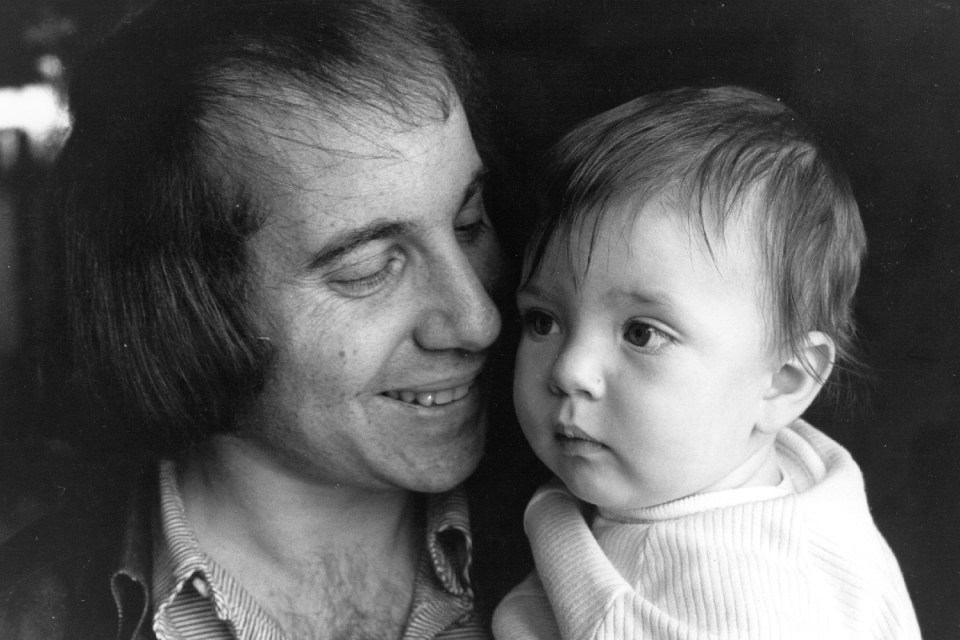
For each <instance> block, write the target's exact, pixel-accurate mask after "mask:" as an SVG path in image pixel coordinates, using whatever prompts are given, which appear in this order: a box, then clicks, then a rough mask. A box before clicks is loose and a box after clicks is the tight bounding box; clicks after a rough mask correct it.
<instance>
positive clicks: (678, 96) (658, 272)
mask: <svg viewBox="0 0 960 640" xmlns="http://www.w3.org/2000/svg"><path fill="white" fill-rule="evenodd" d="M538 195H539V197H540V205H539V209H540V215H541V219H540V223H539V226H538V229H537V232H536V233H535V235H534V238H533V239H532V241H531V243H530V245H529V247H528V250H527V257H526V261H525V266H524V274H523V281H522V285H521V288H520V293H519V306H520V311H521V315H522V317H523V322H524V332H523V337H522V339H521V344H520V349H519V352H518V357H517V376H516V383H515V399H516V404H517V410H518V414H519V416H520V420H521V424H522V425H523V428H524V432H525V434H526V435H527V437H528V439H529V440H530V442H531V444H532V446H533V448H534V450H535V451H536V452H537V453H538V455H540V457H541V458H542V459H543V460H544V462H546V464H547V466H549V467H550V468H551V469H552V470H553V471H554V472H555V473H557V474H558V475H559V476H560V477H561V479H562V480H564V481H565V482H566V484H567V485H568V486H569V487H570V489H571V490H573V491H574V493H576V494H577V495H579V496H580V497H581V498H583V499H584V500H587V501H588V502H592V503H595V504H598V505H600V506H601V507H605V508H609V509H614V510H629V509H632V508H637V507H643V506H650V505H653V504H659V503H662V502H666V501H669V500H673V499H677V498H681V497H684V496H687V495H690V494H694V493H701V492H705V491H712V490H720V489H725V488H733V487H736V486H743V485H751V484H771V483H775V482H776V481H777V479H778V477H779V475H778V473H779V472H778V470H777V468H776V464H775V459H774V457H773V438H774V436H775V435H776V433H777V432H778V431H779V430H780V429H782V428H784V427H785V426H788V425H789V424H790V423H792V422H793V421H794V420H796V418H798V417H799V416H800V415H801V414H802V413H803V411H804V410H806V408H807V407H808V406H809V404H810V402H812V401H813V399H814V398H815V396H816V395H817V393H818V392H819V391H820V389H821V387H822V385H823V383H824V382H825V381H826V379H827V377H828V376H829V374H830V371H831V369H832V366H833V363H834V361H835V360H836V359H837V358H844V357H846V356H847V354H848V353H849V352H850V345H851V340H852V335H853V320H852V313H851V307H852V300H853V294H854V290H855V289H856V285H857V280H858V277H859V270H860V262H861V260H862V257H863V254H864V251H865V238H864V233H863V228H862V224H861V222H860V217H859V213H858V210H857V206H856V203H855V201H854V198H853V195H852V191H851V188H850V185H849V182H848V181H847V179H846V177H845V176H844V174H843V172H842V171H841V170H840V169H839V167H838V166H837V165H836V164H835V163H834V161H833V160H832V159H831V158H830V157H829V155H828V154H827V153H826V152H825V150H824V149H823V148H822V146H821V145H820V144H819V143H818V142H817V140H816V138H815V137H814V136H813V135H812V133H811V132H810V131H809V129H807V127H805V126H804V125H803V124H802V123H801V122H800V121H799V119H798V118H797V117H796V115H795V114H794V113H793V112H791V111H790V110H789V109H787V108H786V107H784V106H783V105H781V104H780V103H779V102H777V101H775V100H773V99H771V98H768V97H766V96H763V95H760V94H757V93H754V92H751V91H747V90H744V89H739V88H732V87H724V88H718V89H706V90H703V89H681V90H677V91H669V92H664V93H659V94H653V95H650V96H646V97H643V98H639V99H637V100H634V101H632V102H629V103H627V104H625V105H622V106H620V107H617V108H616V109H613V110H611V111H608V112H606V113H604V114H601V115H599V116H597V117H595V118H592V119H590V120H588V121H586V122H584V123H583V124H581V125H580V126H578V127H577V128H576V129H574V130H573V131H572V132H571V133H569V134H568V135H567V136H565V137H564V138H563V139H562V140H561V141H560V142H559V143H558V144H557V145H556V146H555V147H554V149H553V150H552V152H551V154H550V155H549V156H548V161H547V163H546V164H545V169H544V172H543V180H542V183H541V189H540V192H539V193H538Z"/></svg>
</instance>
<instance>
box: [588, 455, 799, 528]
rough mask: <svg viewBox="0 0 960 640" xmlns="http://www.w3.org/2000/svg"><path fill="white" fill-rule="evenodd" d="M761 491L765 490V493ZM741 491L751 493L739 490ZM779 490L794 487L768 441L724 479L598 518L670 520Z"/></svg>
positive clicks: (789, 490)
mask: <svg viewBox="0 0 960 640" xmlns="http://www.w3.org/2000/svg"><path fill="white" fill-rule="evenodd" d="M764 488H767V489H766V490H764ZM741 489H743V490H752V491H739V490H741ZM781 491H783V492H785V493H792V492H793V488H792V485H791V484H789V481H787V482H785V478H784V477H783V474H782V472H781V470H780V465H779V463H778V461H777V453H776V448H775V447H774V446H773V443H772V442H771V444H770V446H764V447H762V448H760V449H758V450H757V451H755V452H754V453H753V454H752V455H750V456H749V457H748V458H747V459H746V460H744V461H743V462H742V463H741V464H739V465H737V466H736V467H735V468H734V469H732V470H731V471H730V472H729V473H728V474H726V475H725V476H724V477H723V478H721V479H719V480H718V481H716V482H714V483H712V484H710V485H708V486H706V487H703V488H701V489H700V490H698V491H695V492H693V493H691V494H688V495H686V496H678V497H677V498H676V499H674V500H669V501H667V502H664V503H661V504H656V505H650V506H646V507H640V508H637V509H632V510H631V509H628V510H619V509H604V508H602V507H601V508H600V509H599V510H598V515H599V516H600V517H602V518H604V519H607V520H612V521H614V522H649V521H655V520H672V519H674V518H677V517H680V516H683V515H689V514H690V513H695V512H698V511H701V510H704V509H715V508H718V506H733V505H736V504H740V503H742V502H750V501H753V500H756V499H760V496H763V499H766V498H769V497H773V496H775V495H779V494H780V492H781ZM721 492H723V494H722V495H717V496H715V497H714V496H712V494H720V493H721Z"/></svg>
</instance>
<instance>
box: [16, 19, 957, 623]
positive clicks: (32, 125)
mask: <svg viewBox="0 0 960 640" xmlns="http://www.w3.org/2000/svg"><path fill="white" fill-rule="evenodd" d="M161 1H163V0H161ZM224 1H229V0H224ZM139 3H140V2H139V1H136V0H3V2H2V3H0V385H2V393H0V539H2V538H3V537H4V536H5V535H7V533H8V532H9V530H10V528H11V526H12V524H11V523H14V522H17V523H19V522H23V521H27V520H30V519H31V518H33V517H35V515H36V514H37V513H39V512H40V511H41V510H42V509H43V508H44V506H45V505H47V504H50V503H51V502H55V501H56V499H57V497H58V496H59V495H60V494H61V493H62V492H63V491H65V490H66V488H65V487H64V481H63V480H62V476H61V474H60V473H59V470H60V469H61V468H62V467H64V466H69V464H70V460H71V457H70V456H71V453H70V451H69V449H68V448H67V447H65V446H64V445H62V444H60V442H59V440H56V439H51V438H50V437H49V436H50V435H51V434H56V433H58V432H59V433H62V432H63V429H65V428H69V426H70V423H71V420H72V419H73V416H71V414H70V411H69V407H63V406H62V405H60V404H59V403H57V402H55V399H51V398H50V397H49V396H48V395H46V394H49V393H50V392H51V390H50V388H49V385H44V384H43V383H44V380H43V377H42V373H41V368H40V367H38V363H39V362H40V361H41V357H47V358H48V359H49V358H50V357H51V354H50V353H49V351H47V353H46V355H44V352H45V350H46V348H47V347H48V346H49V345H51V344H55V343H56V340H57V338H58V336H59V335H60V333H61V332H62V322H61V318H60V316H59V311H60V309H59V306H58V303H59V297H58V296H59V291H58V289H57V287H56V286H55V284H54V283H55V282H56V277H55V275H56V270H57V269H58V268H59V266H58V262H57V253H56V234H55V233H54V229H55V221H54V220H52V219H51V217H50V216H49V214H47V213H46V211H45V210H44V206H43V200H44V192H45V189H44V185H45V180H46V178H47V175H48V172H49V165H50V161H51V159H52V158H53V157H54V154H55V152H56V147H57V139H58V135H62V131H63V128H64V125H65V122H64V120H63V117H64V116H63V113H62V110H58V100H61V101H62V100H65V96H64V94H63V86H64V81H65V79H66V78H68V77H69V73H70V65H71V61H72V60H73V59H74V58H75V56H76V54H77V52H78V51H79V50H81V49H82V48H83V47H84V46H85V45H86V44H87V43H89V42H91V41H92V40H94V39H96V38H97V37H99V36H100V35H102V34H103V33H104V32H105V31H106V30H108V29H109V28H110V27H111V26H112V25H113V24H114V23H115V22H116V21H117V20H118V19H119V18H120V17H121V16H122V15H124V14H125V13H126V12H127V11H129V10H131V9H132V8H134V7H135V5H137V4H139ZM432 4H434V5H435V6H437V7H438V9H439V10H440V11H441V12H443V13H445V14H447V15H448V16H449V17H450V18H451V19H452V20H453V21H454V23H455V24H456V25H457V26H458V27H459V28H460V29H461V31H462V33H463V34H464V35H465V36H466V37H467V39H468V40H469V41H470V42H471V43H472V44H473V46H474V48H475V50H476V51H477V53H478V55H479V58H480V62H481V64H482V66H483V68H484V70H485V72H486V77H487V82H488V85H489V89H490V93H491V97H492V109H491V113H490V120H491V125H492V128H493V132H494V135H495V138H496V139H497V141H498V142H499V144H500V150H501V153H502V156H503V159H504V161H505V163H506V164H505V166H507V167H508V168H509V173H508V174H507V175H508V177H512V176H516V177H522V176H523V175H524V174H525V172H526V171H527V170H528V167H529V164H530V162H531V161H532V160H533V159H535V158H536V156H537V155H538V154H539V153H540V152H542V151H543V150H544V148H545V147H546V145H548V144H549V143H550V142H551V141H552V140H553V139H555V138H556V137H557V136H558V135H559V134H560V133H561V132H563V131H564V130H566V129H567V128H569V127H570V126H572V125H573V124H574V123H576V122H577V121H579V120H581V119H583V118H584V117H587V116H589V115H592V114H594V113H597V112H599V111H601V110H604V109H607V108H610V107H613V106H615V105H617V104H619V103H621V102H624V101H626V100H628V99H630V98H633V97H636V96H638V95H640V94H642V93H646V92H648V91H652V90H657V89H662V88H667V87H672V86H677V85H682V84H717V83H737V84H742V85H746V86H749V87H752V88H756V89H760V90H763V91H766V92H768V93H771V94H773V95H775V96H778V97H781V98H782V99H784V100H785V101H786V102H787V103H788V104H789V105H791V106H792V107H794V108H795V109H796V110H797V111H798V112H799V113H800V114H801V115H802V116H803V117H804V118H805V119H806V120H807V121H808V122H810V123H811V124H813V125H814V126H815V128H817V129H818V130H819V131H820V132H821V134H822V136H823V137H824V139H825V140H826V141H828V143H829V144H831V145H832V146H833V147H834V148H835V149H836V150H837V151H838V152H839V153H840V155H841V157H842V158H843V160H844V162H845V164H846V167H847V169H848V171H849V172H850V174H851V176H852V179H853V183H854V187H855V189H856V192H857V195H858V199H859V202H860V205H861V208H862V213H863V218H864V222H865V224H866V227H867V233H868V235H869V238H870V257H869V261H868V264H867V268H866V272H865V274H864V278H863V282H862V286H861V289H860V300H859V307H858V317H859V320H860V325H861V340H862V347H863V351H864V355H865V359H866V361H867V362H868V363H869V364H870V365H871V367H872V371H873V375H872V378H871V379H870V380H867V381H866V383H865V384H862V385H860V388H859V394H858V396H857V397H858V398H859V401H857V402H854V403H852V404H849V405H845V406H844V407H843V408H842V410H829V409H827V410H821V411H819V412H817V415H816V416H815V418H814V422H815V423H816V424H817V425H818V426H820V427H821V428H823V429H824V430H825V431H827V432H828V433H830V434H831V435H833V436H834V437H835V438H836V439H838V440H839V441H840V442H841V443H843V444H844V445H845V446H847V447H848V448H849V449H850V450H851V451H852V453H853V454H854V456H855V457H856V458H857V460H858V461H859V462H860V465H861V466H862V468H863V470H864V474H865V476H866V481H867V491H868V496H869V499H870V502H871V506H872V509H873V512H874V515H875V517H876V519H877V522H878V524H879V526H880V529H881V530H882V532H883V533H884V534H885V536H886V537H887V539H888V540H889V542H890V544H891V546H892V547H893V548H894V551H895V552H896V553H897V555H898V557H899V559H900V563H901V566H902V567H903V570H904V573H905V576H906V579H907V583H908V586H909V587H910V590H911V594H912V596H913V599H914V603H915V605H916V608H917V612H918V615H919V617H920V622H921V627H922V629H923V631H924V637H925V638H927V639H928V640H930V639H932V640H939V639H944V640H946V639H954V638H960V0H731V1H727V2H724V1H720V0H676V1H674V2H654V1H653V0H632V1H628V0H619V1H618V0H433V2H432ZM59 107H62V102H61V103H60V104H59ZM514 189H516V187H515V185H514V183H513V182H512V181H511V180H506V181H505V182H504V184H503V185H502V186H501V188H500V190H499V192H498V193H497V194H496V195H495V196H494V197H495V199H496V200H498V204H499V208H500V209H501V218H503V220H502V222H501V225H500V230H501V233H502V234H503V235H504V236H505V239H506V240H507V244H508V246H509V248H510V249H511V251H513V252H516V250H517V246H518V244H519V242H521V241H522V229H523V224H522V215H523V213H524V212H523V210H522V208H518V207H516V206H515V203H517V202H519V201H520V200H519V199H518V198H516V197H515V195H516V193H515V191H514ZM517 209H519V210H517ZM52 358H53V359H54V360H56V358H57V354H56V353H55V352H54V353H53V354H52ZM54 393H55V390H54ZM51 427H52V428H51Z"/></svg>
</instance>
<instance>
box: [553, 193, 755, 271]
mask: <svg viewBox="0 0 960 640" xmlns="http://www.w3.org/2000/svg"><path fill="white" fill-rule="evenodd" d="M762 206H763V205H762V199H761V198H760V196H759V195H758V194H757V193H755V192H751V193H747V194H745V195H744V196H743V197H739V198H737V199H736V200H735V201H732V202H729V203H726V202H722V201H721V198H720V197H714V196H712V195H711V194H709V193H707V194H703V195H702V197H698V196H697V195H693V194H688V193H683V192H681V191H680V190H679V189H677V188H669V189H663V190H659V191H657V192H653V193H642V192H641V193H631V192H628V193H624V194H622V195H617V196H614V197H609V198H606V199H605V200H604V201H603V202H601V203H598V204H595V205H592V206H589V207H583V208H582V209H581V210H580V211H578V212H574V214H573V215H571V216H568V220H567V224H565V225H560V226H559V227H558V230H557V231H558V233H556V234H555V237H554V238H552V239H551V240H556V241H559V242H560V243H568V244H571V245H575V246H577V247H578V248H579V247H580V246H581V245H582V243H583V242H584V240H590V239H595V238H598V237H601V236H615V237H620V238H622V239H623V241H625V242H629V241H630V239H631V238H634V237H636V234H637V233H642V232H643V226H644V224H645V223H648V222H649V221H650V220H651V219H652V218H658V219H667V220H669V221H671V222H673V223H675V224H676V226H677V228H678V229H679V230H681V231H682V232H683V233H684V234H686V235H687V237H688V238H689V239H690V241H691V247H692V248H695V249H697V250H699V251H702V252H705V253H706V254H707V255H708V256H709V257H711V259H713V260H714V261H716V262H718V263H719V262H720V261H722V260H723V259H724V258H727V257H729V256H730V255H739V254H741V253H744V252H746V253H748V254H749V255H750V256H753V257H759V256H760V255H762V253H763V245H764V243H765V241H766V240H767V238H766V233H765V230H764V228H763V226H762V224H761V222H762V217H763V213H762Z"/></svg>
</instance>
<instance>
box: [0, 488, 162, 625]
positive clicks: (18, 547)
mask: <svg viewBox="0 0 960 640" xmlns="http://www.w3.org/2000/svg"><path fill="white" fill-rule="evenodd" d="M150 484H151V483H149V482H144V481H138V482H137V484H136V487H135V490H134V495H133V496H132V497H131V496H129V492H126V493H128V498H127V499H124V498H119V497H111V495H110V493H115V492H107V493H104V494H101V496H100V499H98V500H96V501H94V502H85V503H83V504H81V503H79V502H77V501H74V503H71V504H68V505H65V506H64V507H63V508H61V509H58V510H56V511H54V512H53V513H50V514H49V515H47V516H45V517H42V518H41V519H40V520H39V521H37V522H35V523H33V524H31V525H29V526H28V527H26V528H25V529H23V530H21V531H19V532H18V533H16V534H15V535H14V536H13V537H11V538H10V539H8V540H7V541H6V542H4V543H3V545H2V546H0V638H4V640H93V639H94V638H96V639H97V640H104V639H107V640H113V639H115V638H118V639H120V640H131V639H136V640H141V639H145V638H153V634H152V631H151V629H150V625H149V624H146V625H143V624H141V621H142V620H143V618H144V616H145V614H146V611H147V604H148V603H147V602H146V597H145V589H143V588H142V586H141V585H140V584H138V579H137V578H135V577H131V576H130V575H129V573H130V572H127V573H125V574H122V575H116V572H117V570H118V568H120V567H121V566H127V567H130V566H134V567H136V568H137V571H135V572H134V573H138V574H139V580H142V576H145V575H150V574H149V563H150V559H151V558H150V554H149V553H142V552H138V551H137V549H151V548H152V543H151V540H150V515H149V514H150V509H149V505H151V504H153V502H152V501H151V496H150V493H149V492H150V490H151V487H150ZM154 495H155V494H154ZM131 539H132V541H133V542H134V543H135V544H133V545H131ZM134 547H136V549H135V548H134ZM118 612H120V613H119V614H118Z"/></svg>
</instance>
